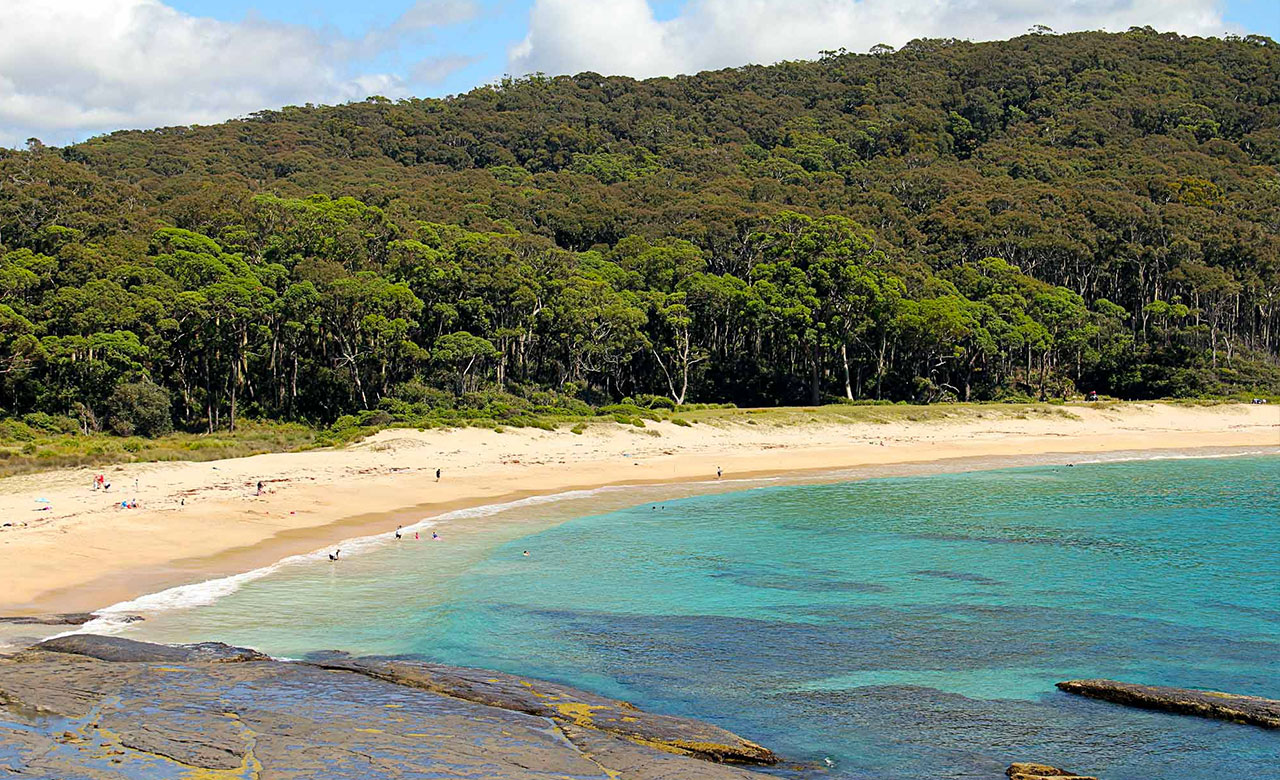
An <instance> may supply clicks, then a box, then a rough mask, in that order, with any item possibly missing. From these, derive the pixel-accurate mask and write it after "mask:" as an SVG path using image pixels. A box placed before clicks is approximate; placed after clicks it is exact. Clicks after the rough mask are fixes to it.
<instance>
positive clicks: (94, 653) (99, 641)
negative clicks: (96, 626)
mask: <svg viewBox="0 0 1280 780" xmlns="http://www.w3.org/2000/svg"><path fill="white" fill-rule="evenodd" d="M36 649H37V650H45V651H48V652H52V653H67V654H69V655H83V656H87V657H89V658H97V659H98V660H99V661H117V662H144V661H217V662H233V661H267V660H270V657H269V656H265V655H263V654H262V653H259V652H258V651H256V650H249V649H246V648H243V647H232V646H231V645H224V644H223V643H221V642H198V643H196V644H192V645H157V644H152V643H151V642H139V641H137V640H134V639H125V638H124V637H119V636H102V635H100V634H67V635H66V636H59V637H54V638H53V639H47V640H45V641H43V642H41V643H40V644H38V645H36Z"/></svg>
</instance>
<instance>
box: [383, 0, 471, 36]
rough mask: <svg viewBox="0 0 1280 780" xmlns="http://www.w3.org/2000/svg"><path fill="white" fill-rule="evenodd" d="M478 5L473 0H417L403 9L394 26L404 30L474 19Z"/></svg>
mask: <svg viewBox="0 0 1280 780" xmlns="http://www.w3.org/2000/svg"><path fill="white" fill-rule="evenodd" d="M479 13H480V6H478V5H476V3H475V2H474V0H418V2H416V3H414V4H413V5H412V6H411V7H410V8H409V10H407V11H405V12H404V13H403V14H402V15H401V16H400V19H399V20H398V21H396V24H395V26H396V27H398V28H400V29H404V30H423V29H426V28H428V27H440V26H443V25H446V24H457V23H459V22H465V21H468V20H469V19H474V18H475V17H476V16H477V15H479Z"/></svg>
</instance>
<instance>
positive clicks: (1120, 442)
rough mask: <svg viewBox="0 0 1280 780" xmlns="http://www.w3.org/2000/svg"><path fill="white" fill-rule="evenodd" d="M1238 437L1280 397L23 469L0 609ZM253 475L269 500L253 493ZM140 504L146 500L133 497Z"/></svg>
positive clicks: (729, 420) (714, 422) (1243, 440)
mask: <svg viewBox="0 0 1280 780" xmlns="http://www.w3.org/2000/svg"><path fill="white" fill-rule="evenodd" d="M1243 446H1253V447H1275V448H1277V449H1278V451H1280V407H1277V406H1251V405H1223V406H1209V407H1197V406H1176V405H1161V404H1126V405H1121V406H1109V407H1103V408H1092V407H1086V406H1071V407H1067V408H1065V409H1064V410H1055V409H1045V408H1041V409H1038V410H1037V409H1024V410H1010V409H1007V408H1004V407H963V408H958V409H957V410H956V412H955V413H954V414H952V415H951V416H950V417H949V418H947V419H942V420H929V421H921V422H912V421H910V420H908V419H905V417H902V418H901V419H896V420H893V421H889V422H841V423H837V422H833V421H832V420H831V416H830V415H821V414H817V413H813V414H811V415H810V414H809V413H806V412H804V411H800V410H794V411H792V412H790V413H787V414H786V415H782V416H778V415H773V414H762V415H760V416H759V417H752V416H751V415H750V414H746V413H734V414H732V415H726V416H721V417H708V418H707V421H706V422H703V423H700V424H697V425H694V426H692V427H682V426H677V425H674V424H672V423H669V422H664V423H652V422H651V423H649V425H648V427H646V428H644V429H639V428H635V427H632V426H627V425H617V424H614V423H611V422H610V423H597V424H593V425H591V426H589V427H588V428H587V430H586V432H585V433H582V434H574V433H571V432H570V431H569V430H567V428H566V429H562V430H559V431H555V432H548V431H542V430H536V429H518V430H507V431H504V432H501V433H499V432H495V431H492V430H487V429H463V430H453V431H425V432H419V431H413V430H389V431H384V432H382V433H380V434H378V435H376V436H373V437H371V438H369V439H367V440H365V441H363V442H361V443H359V444H357V445H354V446H351V447H347V448H344V449H337V450H316V451H312V452H303V453H291V454H272V455H259V456H254V457H250V458H241V459H236V460H224V461H214V462H206V463H173V462H167V463H151V464H127V465H122V466H118V467H112V468H110V469H108V470H106V471H105V474H106V475H107V481H108V482H110V483H111V489H110V491H108V492H105V493H104V492H102V491H94V490H93V489H92V476H93V474H94V473H95V471H94V470H90V469H74V470H65V471H58V472H52V473H45V474H37V475H29V476H22V477H12V478H9V479H5V480H0V515H2V516H3V518H4V523H5V524H6V525H5V526H4V527H2V528H0V614H21V613H34V612H46V611H71V610H87V609H93V608H97V607H101V606H105V605H107V604H110V603H114V602H116V601H120V600H123V599H127V598H132V597H134V596H137V595H140V594H142V593H147V592H151V591H155V590H158V589H160V588H163V587H168V586H172V585H177V584H181V583H184V582H191V581H198V580H201V579H206V578H208V577H211V576H222V575H226V574H231V573H235V572H237V571H243V570H246V569H250V568H253V567H256V566H261V565H265V564H268V563H271V562H272V561H275V560H278V559H279V558H282V557H284V556H286V555H291V554H296V553H301V552H308V551H311V550H315V549H317V548H319V547H322V546H324V545H326V544H330V543H332V542H334V541H335V540H338V539H342V538H348V537H351V536H356V535H361V534H365V533H376V532H381V531H387V530H390V529H393V528H394V527H395V525H396V524H397V522H406V521H407V520H409V519H412V520H417V519H420V518H421V517H423V516H424V515H429V514H432V513H435V512H443V511H447V510H451V509H456V508H459V507H462V506H468V505H478V504H484V503H489V502H491V501H494V500H495V499H500V498H508V497H518V496H521V495H530V494H539V493H554V492H559V491H564V490H571V489H577V488H586V487H595V486H600V485H607V484H624V483H639V482H663V481H684V480H697V479H708V478H714V476H715V472H716V468H717V467H720V468H722V469H723V470H724V473H725V476H726V477H735V476H738V477H740V476H745V475H761V474H767V473H783V472H790V471H800V470H808V469H841V468H849V467H855V466H862V465H869V464H887V463H909V462H920V461H931V460H938V459H945V458H962V457H984V456H997V457H998V456H1026V455H1034V454H1040V453H1055V452H1057V453H1097V452H1114V451H1121V450H1155V449H1184V448H1196V447H1243ZM437 468H440V469H442V470H443V478H442V479H441V480H440V481H439V482H436V480H435V470H436V469H437ZM259 480H261V481H263V482H264V484H265V486H266V488H267V491H268V492H267V493H266V494H265V495H263V496H257V495H255V492H256V485H257V483H258V481H259ZM40 499H44V500H45V501H38V500H40ZM130 499H136V500H137V502H138V504H139V507H138V508H136V509H126V508H122V507H121V505H120V502H121V501H125V500H130ZM46 502H47V503H46ZM45 506H48V507H50V508H49V509H47V510H43V509H41V508H42V507H45ZM409 509H412V512H408V511H407V510H409Z"/></svg>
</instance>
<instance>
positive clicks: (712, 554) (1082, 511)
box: [117, 455, 1280, 780]
mask: <svg viewBox="0 0 1280 780" xmlns="http://www.w3.org/2000/svg"><path fill="white" fill-rule="evenodd" d="M731 488H740V489H731ZM433 531H434V532H437V533H439V534H440V537H441V538H440V539H439V540H432V539H431V534H432V532H433ZM402 533H403V534H404V538H403V539H402V540H400V541H398V542H397V541H394V540H392V539H391V538H390V537H389V536H384V537H378V538H374V539H366V540H359V541H355V542H350V543H347V549H346V550H345V551H344V552H343V555H342V559H341V560H339V561H338V562H337V563H331V562H330V561H328V559H327V555H324V554H323V553H322V554H318V555H313V556H301V557H299V558H296V559H292V560H290V561H287V562H284V563H282V564H280V565H277V566H275V567H271V568H270V569H267V570H262V571H259V572H254V573H251V574H247V575H242V576H240V577H237V578H229V579H226V580H221V581H218V582H215V583H206V584H203V585H200V586H193V587H188V588H185V589H174V590H171V591H166V592H165V593H162V594H155V595H153V596H150V597H145V598H143V599H140V600H138V601H136V602H132V603H129V604H124V605H120V606H119V607H117V610H118V611H122V612H130V611H139V610H140V611H142V612H143V613H144V614H146V615H147V618H148V619H147V621H145V622H143V623H138V624H132V625H130V626H126V627H122V628H121V629H120V630H121V632H122V633H123V634H124V635H127V636H132V637H135V638H140V639H150V640H155V641H196V640H206V639H217V640H221V641H225V642H229V643H233V644H241V645H247V646H251V647H254V648H257V649H259V650H262V651H264V652H268V653H271V654H273V655H277V656H283V657H304V656H305V655H306V654H307V653H308V652H311V651H316V650H322V649H342V650H349V651H352V652H356V653H366V654H406V655H412V656H417V657H422V658H426V659H430V660H434V661H439V662H443V663H449V664H456V665H463V666H476V667H483V668H492V669H499V670H503V671H508V672H514V673H519V674H525V675H529V676H534V677H541V678H544V679H548V680H555V681H559V682H564V683H567V684H571V685H575V686H578V687H582V688H586V689H589V690H592V691H595V692H598V693H601V694H604V695H607V696H613V697H616V698H620V699H625V700H627V701H631V702H633V703H635V704H637V705H638V706H641V707H643V708H645V709H650V710H653V711H657V712H665V713H671V714H679V715H689V716H692V717H697V718H701V719H704V720H708V721H711V722H714V723H716V724H717V725H720V726H723V727H725V728H728V729H730V730H733V731H735V732H737V733H739V734H741V735H743V736H745V737H747V738H749V739H752V740H754V741H757V742H760V743H761V744H764V745H766V746H768V747H770V748H772V749H774V750H775V751H777V752H779V753H780V754H782V755H783V756H784V757H785V758H786V760H787V763H786V764H785V765H784V766H783V767H780V768H779V769H777V770H775V771H776V773H778V774H780V775H783V776H815V773H819V774H817V776H821V777H824V778H832V780H851V779H853V778H858V779H860V780H861V779H863V778H877V779H879V778H884V779H886V780H916V779H919V780H924V778H930V779H933V778H939V777H949V778H950V777H954V778H993V777H999V776H1002V773H1003V771H1004V768H1005V767H1006V766H1007V765H1008V764H1009V763H1010V762H1012V761H1020V760H1029V761H1040V762H1047V763H1052V764H1057V765H1059V766H1064V767H1066V768H1069V769H1072V770H1074V771H1077V772H1081V773H1085V774H1095V775H1098V776H1101V777H1104V778H1106V779H1107V780H1138V779H1139V778H1141V779H1142V780H1150V778H1174V777H1176V778H1178V779H1179V780H1209V779H1210V778H1215V779H1216V778H1219V777H1223V776H1226V775H1229V776H1237V777H1269V776H1274V773H1275V766H1276V756H1277V755H1280V734H1277V733H1276V732H1269V731H1265V730H1262V729H1258V728H1254V727H1249V726H1241V725H1236V724H1230V723H1221V722H1216V721H1208V720H1200V719H1197V718H1189V717H1179V716H1173V715H1165V714H1160V713H1154V712H1147V711H1142V710H1135V709H1129V708H1124V707H1120V706H1116V705H1112V704H1107V703H1103V702H1096V701H1092V700H1087V699H1081V698H1077V697H1072V696H1069V695H1067V694H1063V693H1060V692H1058V691H1057V690H1056V689H1055V688H1054V683H1055V682H1058V681H1060V680H1067V679H1073V678H1082V677H1108V678H1113V679H1118V680H1124V681H1130V682H1141V683H1150V684H1158V685H1174V686H1181V687H1192V688H1207V689H1215V690H1222V691H1230V692H1234V693H1242V694H1253V695H1261V696H1269V697H1273V698H1280V457H1277V456H1275V455H1265V456H1243V457H1213V458H1160V459H1134V460H1128V461H1124V460H1114V459H1112V460H1108V461H1105V462H1093V463H1084V462H1078V463H1076V464H1075V465H1066V464H1064V463H1057V464H1053V465H1037V466H1031V467H1021V468H1001V469H980V470H972V471H962V472H959V473H954V472H953V473H929V472H928V471H927V470H925V469H915V470H914V471H913V472H911V473H907V474H906V475H903V476H893V477H879V478H871V479H848V480H846V481H839V482H834V483H821V482H816V481H804V482H802V483H801V484H787V483H770V482H742V483H729V482H725V483H720V484H714V485H705V486H676V487H671V486H668V487H639V488H618V489H609V490H603V491H585V492H579V493H575V494H569V495H566V496H560V497H550V498H540V499H529V500H526V501H523V502H515V503H514V504H509V505H504V506H498V507H490V508H483V509H479V510H469V511H466V512H459V513H453V514H451V515H447V516H444V517H441V518H434V519H432V520H428V521H424V522H422V523H419V524H408V523H407V524H406V528H405V530H404V531H403V532H402ZM415 534H416V535H417V536H418V538H417V539H415V538H414V536H415ZM525 552H527V553H528V555H525V554H524V553H525Z"/></svg>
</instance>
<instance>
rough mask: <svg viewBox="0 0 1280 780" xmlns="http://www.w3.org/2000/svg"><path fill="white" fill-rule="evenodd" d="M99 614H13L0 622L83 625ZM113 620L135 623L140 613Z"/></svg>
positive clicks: (0, 619)
mask: <svg viewBox="0 0 1280 780" xmlns="http://www.w3.org/2000/svg"><path fill="white" fill-rule="evenodd" d="M98 617H99V616H98V615H96V614H94V613H92V612H62V613H59V614H56V615H15V616H12V617H0V623H8V624H9V625H14V626H83V625H84V624H85V623H88V622H89V621H90V620H96V619H97V618H98ZM113 620H115V621H117V622H120V623H136V622H137V621H139V620H142V616H141V615H120V616H118V617H114V618H113Z"/></svg>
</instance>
